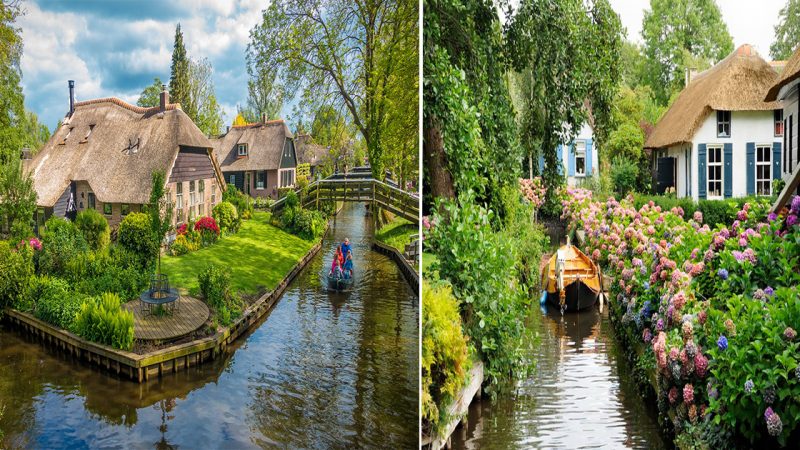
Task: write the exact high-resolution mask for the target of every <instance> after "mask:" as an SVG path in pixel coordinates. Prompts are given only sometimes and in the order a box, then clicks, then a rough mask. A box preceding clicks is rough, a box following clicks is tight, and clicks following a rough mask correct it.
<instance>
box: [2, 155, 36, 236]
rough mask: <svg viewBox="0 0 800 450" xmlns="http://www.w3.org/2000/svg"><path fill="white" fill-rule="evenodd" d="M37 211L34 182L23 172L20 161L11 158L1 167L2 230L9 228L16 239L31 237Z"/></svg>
mask: <svg viewBox="0 0 800 450" xmlns="http://www.w3.org/2000/svg"><path fill="white" fill-rule="evenodd" d="M35 211H36V191H35V190H34V189H33V180H32V179H31V177H30V175H28V174H26V173H25V172H24V171H23V170H22V162H21V161H20V159H19V158H11V159H10V160H9V161H8V162H6V163H5V164H2V165H0V223H2V226H0V229H2V228H7V229H8V230H9V231H10V232H11V237H12V238H14V239H24V238H27V237H30V236H31V235H32V234H33V230H32V228H31V223H32V221H33V213H34V212H35Z"/></svg>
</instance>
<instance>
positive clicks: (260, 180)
mask: <svg viewBox="0 0 800 450" xmlns="http://www.w3.org/2000/svg"><path fill="white" fill-rule="evenodd" d="M265 175H266V172H264V171H263V170H259V171H258V172H256V189H264V178H266V177H265Z"/></svg>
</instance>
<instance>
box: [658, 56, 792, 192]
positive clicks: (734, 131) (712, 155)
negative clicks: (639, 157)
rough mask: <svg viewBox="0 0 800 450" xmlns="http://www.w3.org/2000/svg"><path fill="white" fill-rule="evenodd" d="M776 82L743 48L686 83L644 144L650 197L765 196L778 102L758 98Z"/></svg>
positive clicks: (778, 132) (774, 172) (774, 170)
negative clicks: (651, 177) (649, 159)
mask: <svg viewBox="0 0 800 450" xmlns="http://www.w3.org/2000/svg"><path fill="white" fill-rule="evenodd" d="M777 79H778V73H777V72H776V71H775V69H774V68H773V66H772V65H770V64H769V63H768V62H767V61H765V60H764V59H762V58H761V57H760V56H759V55H758V53H757V52H756V51H755V49H753V47H752V46H750V45H747V44H745V45H742V46H741V47H739V48H737V49H736V50H734V52H733V53H731V54H730V55H728V57H726V58H725V59H723V60H722V61H720V62H719V63H718V64H717V65H715V66H714V67H712V68H710V69H708V70H706V71H704V72H702V73H700V74H698V75H696V76H694V78H692V79H690V80H689V82H688V84H687V86H686V88H684V90H683V91H681V93H680V94H679V95H678V97H677V98H676V99H675V101H674V103H673V104H672V105H671V106H670V108H669V109H668V110H667V111H666V113H664V115H663V116H662V117H661V119H660V120H659V121H658V123H657V124H656V126H655V128H654V130H653V132H652V133H651V134H650V136H649V137H648V138H647V141H646V142H645V147H646V148H650V149H653V154H654V157H655V160H656V164H655V166H656V182H657V183H656V184H657V186H658V190H659V191H660V192H664V191H665V190H666V189H670V188H673V189H675V190H676V193H677V195H678V196H679V197H692V198H694V199H702V198H729V197H739V196H745V195H771V189H772V180H773V179H774V178H778V177H779V176H780V161H779V159H780V158H779V156H780V151H781V139H782V135H783V125H782V121H783V118H782V115H781V110H780V107H781V105H780V103H778V102H774V101H773V102H764V95H765V93H766V92H767V90H769V89H770V87H771V86H772V85H773V84H774V83H775V82H776V81H777ZM734 174H736V175H735V176H734Z"/></svg>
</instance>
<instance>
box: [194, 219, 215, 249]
mask: <svg viewBox="0 0 800 450" xmlns="http://www.w3.org/2000/svg"><path fill="white" fill-rule="evenodd" d="M194 231H197V232H199V233H200V241H201V242H202V244H203V245H204V246H205V245H210V244H213V243H214V242H216V240H217V238H218V237H219V227H218V226H217V221H216V220H214V218H213V217H201V218H199V219H197V222H195V223H194Z"/></svg>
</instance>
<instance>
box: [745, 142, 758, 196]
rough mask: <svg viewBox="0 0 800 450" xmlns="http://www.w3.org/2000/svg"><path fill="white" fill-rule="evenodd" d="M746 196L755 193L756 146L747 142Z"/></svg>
mask: <svg viewBox="0 0 800 450" xmlns="http://www.w3.org/2000/svg"><path fill="white" fill-rule="evenodd" d="M746 147H747V195H755V193H756V144H755V143H754V142H748V143H747V145H746Z"/></svg>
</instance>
